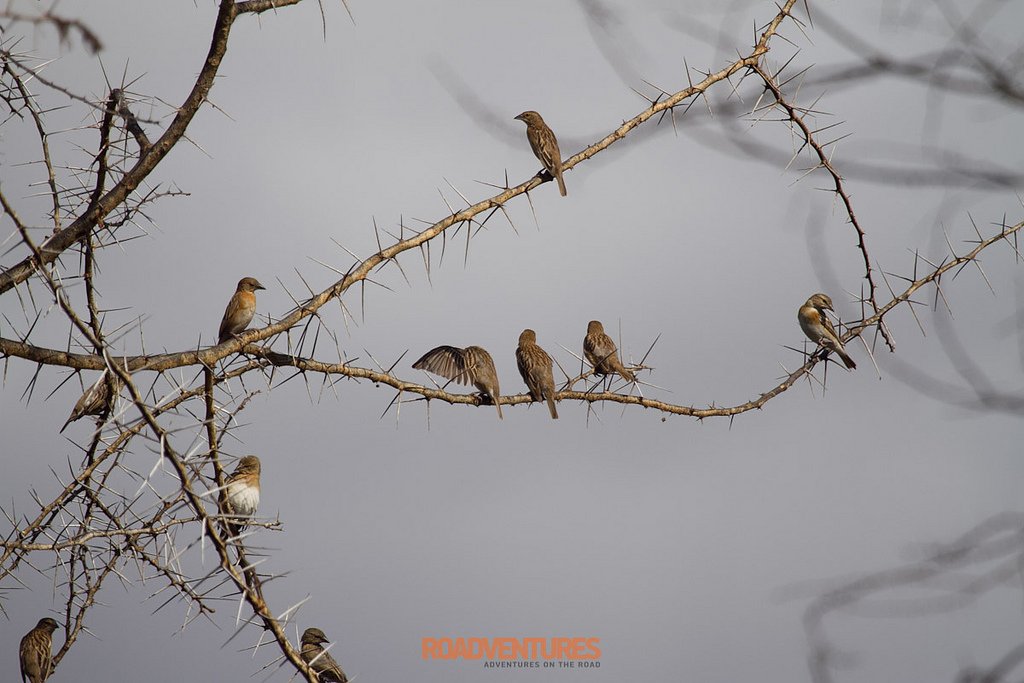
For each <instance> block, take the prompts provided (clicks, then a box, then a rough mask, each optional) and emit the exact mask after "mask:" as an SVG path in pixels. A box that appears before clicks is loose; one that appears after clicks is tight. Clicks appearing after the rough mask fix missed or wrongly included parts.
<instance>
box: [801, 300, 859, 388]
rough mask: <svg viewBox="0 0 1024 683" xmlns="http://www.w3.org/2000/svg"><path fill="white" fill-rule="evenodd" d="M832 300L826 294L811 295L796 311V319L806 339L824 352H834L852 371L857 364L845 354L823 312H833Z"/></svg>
mask: <svg viewBox="0 0 1024 683" xmlns="http://www.w3.org/2000/svg"><path fill="white" fill-rule="evenodd" d="M833 310H835V309H834V308H832V299H831V298H829V296H828V294H822V293H821V292H818V293H817V294H813V295H811V298H810V299H808V300H807V301H805V302H804V305H803V306H801V307H800V310H799V311H797V314H796V317H797V320H799V321H800V329H802V330H803V331H804V334H806V335H807V338H808V339H810V340H811V341H812V342H814V343H816V344H820V345H821V347H822V348H823V349H825V350H826V351H834V352H835V353H836V355H837V356H839V357H840V358H841V359H842V360H843V364H845V365H846V368H847V369H848V370H854V369H856V367H857V364H856V363H854V362H853V359H852V358H850V357H849V356H848V355H847V354H846V349H844V348H843V342H841V341H839V335H838V334H836V331H835V329H834V328H833V327H832V323H831V322H829V319H828V316H826V315H825V311H833Z"/></svg>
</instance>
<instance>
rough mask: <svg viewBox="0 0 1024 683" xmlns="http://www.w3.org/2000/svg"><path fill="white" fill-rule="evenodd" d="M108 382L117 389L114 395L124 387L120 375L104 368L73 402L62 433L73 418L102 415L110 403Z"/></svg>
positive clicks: (61, 429)
mask: <svg viewBox="0 0 1024 683" xmlns="http://www.w3.org/2000/svg"><path fill="white" fill-rule="evenodd" d="M108 376H109V377H110V382H108V381H107V377H108ZM110 384H113V385H114V388H115V389H117V391H116V392H115V393H114V396H116V395H117V394H119V393H121V388H122V387H124V382H122V381H121V378H120V377H118V376H117V375H116V374H114V373H112V372H110V371H109V370H104V371H103V374H101V375H100V378H99V379H98V380H96V383H95V384H93V385H92V386H91V387H89V388H88V389H86V390H85V393H84V394H82V395H81V397H80V398H79V399H78V402H77V403H75V407H74V408H73V409H72V410H71V416H70V417H68V420H67V422H65V423H64V426H63V427H61V428H60V431H61V433H62V434H63V433H64V430H65V429H67V428H68V425H69V424H71V423H72V422H74V421H75V420H80V419H82V418H83V417H85V416H87V415H91V416H94V417H102V416H103V414H104V413H105V412H107V409H108V408H109V407H110V405H111V403H112V401H111V398H112V397H111V395H110Z"/></svg>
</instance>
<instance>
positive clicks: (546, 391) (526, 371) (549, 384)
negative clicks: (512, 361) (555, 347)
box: [516, 330, 558, 420]
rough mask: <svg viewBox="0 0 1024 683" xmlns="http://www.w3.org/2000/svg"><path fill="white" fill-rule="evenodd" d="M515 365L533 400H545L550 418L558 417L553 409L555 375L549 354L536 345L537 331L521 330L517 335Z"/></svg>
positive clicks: (556, 411) (555, 418)
mask: <svg viewBox="0 0 1024 683" xmlns="http://www.w3.org/2000/svg"><path fill="white" fill-rule="evenodd" d="M516 365H517V366H519V374H520V375H522V376H523V381H524V382H526V386H527V387H528V388H529V389H530V396H532V397H533V400H534V401H547V402H548V412H550V413H551V419H552V420H557V419H558V410H556V409H555V376H554V374H553V373H552V369H551V368H552V362H551V356H549V355H548V354H547V352H546V351H545V350H544V349H542V348H541V347H540V346H538V345H537V333H536V332H534V331H533V330H523V332H522V334H520V335H519V348H517V349H516Z"/></svg>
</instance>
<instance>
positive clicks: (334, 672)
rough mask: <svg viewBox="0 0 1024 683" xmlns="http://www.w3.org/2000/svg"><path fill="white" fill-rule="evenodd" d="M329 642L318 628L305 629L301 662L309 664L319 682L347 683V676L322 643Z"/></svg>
mask: <svg viewBox="0 0 1024 683" xmlns="http://www.w3.org/2000/svg"><path fill="white" fill-rule="evenodd" d="M326 642H329V641H328V640H327V636H325V635H324V632H323V631H321V630H320V629H318V628H307V629H306V630H305V631H303V632H302V661H304V662H306V663H307V664H309V665H310V666H311V667H312V668H313V670H314V671H316V672H317V674H319V676H320V680H321V681H332V682H333V683H348V676H346V675H345V672H344V671H342V670H341V667H340V666H338V663H337V662H336V661H334V657H332V656H331V653H329V652H328V651H327V650H325V649H324V648H323V643H326Z"/></svg>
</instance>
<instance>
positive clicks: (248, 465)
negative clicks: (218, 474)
mask: <svg viewBox="0 0 1024 683" xmlns="http://www.w3.org/2000/svg"><path fill="white" fill-rule="evenodd" d="M224 487H225V489H226V496H225V498H226V500H227V506H228V510H227V512H228V514H229V515H231V516H232V517H234V518H235V523H234V524H230V525H229V529H230V531H231V534H232V535H233V536H236V535H238V533H239V532H240V531H241V530H242V529H244V528H245V524H246V520H245V519H239V518H249V517H252V516H253V515H255V514H256V508H258V507H259V505H260V459H259V458H257V457H256V456H255V455H247V456H245V457H244V458H242V459H241V460H239V461H238V466H237V467H236V468H235V471H234V472H232V473H231V476H230V477H228V480H227V481H226V482H225V483H224Z"/></svg>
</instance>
